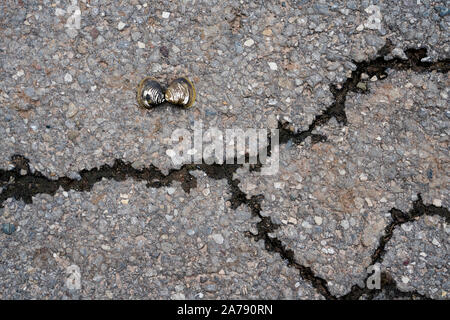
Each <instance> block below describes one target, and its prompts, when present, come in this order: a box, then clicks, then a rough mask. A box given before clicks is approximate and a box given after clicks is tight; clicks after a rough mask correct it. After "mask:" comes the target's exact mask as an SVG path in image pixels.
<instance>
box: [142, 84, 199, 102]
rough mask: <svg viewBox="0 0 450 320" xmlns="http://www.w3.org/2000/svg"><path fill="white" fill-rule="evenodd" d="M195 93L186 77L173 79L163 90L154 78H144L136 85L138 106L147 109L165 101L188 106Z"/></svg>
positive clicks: (193, 100) (192, 100)
mask: <svg viewBox="0 0 450 320" xmlns="http://www.w3.org/2000/svg"><path fill="white" fill-rule="evenodd" d="M195 95H196V94H195V87H194V85H193V84H192V82H191V81H189V79H187V78H184V77H182V78H177V79H175V80H173V81H172V82H171V83H170V84H169V86H168V87H167V89H165V90H164V88H163V87H162V86H161V85H160V84H159V82H157V81H156V80H154V79H152V78H145V79H143V80H142V81H141V82H140V83H139V85H138V90H137V101H138V104H139V106H140V107H143V108H147V109H150V108H153V107H155V106H157V105H159V104H161V103H163V102H166V101H167V102H169V103H171V104H174V105H179V106H182V107H183V108H189V107H191V106H192V105H193V104H194V102H195Z"/></svg>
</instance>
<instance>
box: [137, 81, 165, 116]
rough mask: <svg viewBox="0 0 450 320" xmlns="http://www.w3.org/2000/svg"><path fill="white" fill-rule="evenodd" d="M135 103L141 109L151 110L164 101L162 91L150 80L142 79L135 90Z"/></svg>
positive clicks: (159, 86)
mask: <svg viewBox="0 0 450 320" xmlns="http://www.w3.org/2000/svg"><path fill="white" fill-rule="evenodd" d="M137 101H138V104H139V106H140V107H142V108H147V109H149V108H152V107H155V106H156V105H158V104H161V103H163V102H164V101H165V99H164V89H163V87H161V85H160V84H159V83H158V82H157V81H156V80H154V79H152V78H145V79H143V80H142V81H141V82H140V83H139V85H138V90H137Z"/></svg>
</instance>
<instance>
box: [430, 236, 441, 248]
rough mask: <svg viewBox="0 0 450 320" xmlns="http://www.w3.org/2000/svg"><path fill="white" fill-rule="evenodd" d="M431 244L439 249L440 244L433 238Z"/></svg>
mask: <svg viewBox="0 0 450 320" xmlns="http://www.w3.org/2000/svg"><path fill="white" fill-rule="evenodd" d="M431 243H432V244H434V245H435V246H436V247H440V246H441V244H440V243H439V241H437V239H436V238H433V240H432V241H431Z"/></svg>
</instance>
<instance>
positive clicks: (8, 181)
mask: <svg viewBox="0 0 450 320" xmlns="http://www.w3.org/2000/svg"><path fill="white" fill-rule="evenodd" d="M391 50H392V43H391V42H390V41H389V40H387V43H386V45H385V46H384V47H383V48H382V49H381V50H380V51H379V53H378V55H379V57H378V58H376V59H373V60H370V61H363V62H355V61H354V64H355V65H356V66H357V68H356V70H355V71H353V72H352V76H351V77H350V78H348V79H347V80H346V82H345V83H344V84H342V85H341V86H339V87H338V86H334V85H333V86H331V87H330V90H331V92H332V94H333V96H334V102H333V103H332V104H331V105H330V106H329V107H328V108H327V109H326V110H324V111H323V112H322V113H321V114H319V115H317V116H316V117H315V119H314V120H313V122H312V123H311V124H310V125H309V128H308V130H305V131H301V132H294V131H293V130H292V129H291V128H290V125H289V124H288V123H282V122H279V123H278V128H279V129H280V135H279V138H280V143H281V144H285V143H287V142H288V141H290V140H291V141H292V142H294V143H295V144H300V143H302V142H303V141H305V140H306V138H308V137H311V141H312V143H317V142H323V141H325V140H326V137H325V136H323V135H320V134H315V133H313V131H314V130H315V129H317V128H318V127H320V126H322V125H324V124H326V123H327V122H328V121H330V119H332V118H335V119H336V120H337V121H338V122H339V123H341V124H343V125H346V124H347V116H346V113H345V101H346V98H347V94H348V93H349V92H362V93H364V92H365V91H363V90H361V89H360V86H358V84H359V83H360V82H361V81H362V74H363V73H365V74H367V75H368V76H369V77H370V78H371V77H373V76H377V78H378V79H384V78H386V77H387V73H386V70H387V69H395V70H412V71H414V72H421V73H422V72H431V71H436V72H443V73H446V72H448V71H449V68H450V60H449V59H445V60H441V61H437V62H422V61H421V60H422V59H423V58H425V57H426V54H427V50H426V49H423V48H421V49H408V50H406V52H405V53H406V56H407V57H408V59H407V60H401V59H399V58H395V59H391V60H385V59H384V57H385V56H386V55H387V54H389V53H390V52H391ZM268 149H270V148H268ZM12 162H13V163H14V165H15V167H14V168H13V169H11V170H0V188H1V193H0V208H2V207H3V206H4V202H5V201H6V200H7V199H9V198H15V199H17V200H23V201H24V202H25V203H31V202H32V197H33V196H35V195H37V194H40V193H45V194H50V195H54V194H55V193H56V191H57V190H58V189H59V188H60V187H61V188H63V189H64V190H66V191H67V190H75V191H90V190H91V189H92V187H93V186H94V184H95V183H97V182H99V181H101V180H102V179H103V178H105V179H113V180H116V181H124V180H125V179H127V178H132V179H134V180H136V181H146V182H147V187H153V188H160V187H164V186H168V185H170V184H171V183H172V182H173V181H179V182H181V186H182V188H183V190H184V191H185V192H189V191H190V190H191V188H195V187H196V186H197V180H196V178H195V177H194V176H193V175H191V174H190V171H193V170H201V171H203V172H204V173H205V174H206V175H207V176H208V177H210V178H212V179H216V180H220V179H226V180H227V182H228V185H229V188H230V191H231V194H232V196H231V199H230V202H231V204H232V206H231V207H232V209H237V208H238V207H239V206H240V205H246V206H248V208H249V209H250V210H251V212H252V215H253V216H255V217H258V218H259V219H260V222H258V223H257V230H258V233H257V234H256V235H254V234H251V233H250V232H247V233H246V235H247V236H248V237H251V238H253V239H255V240H256V241H258V240H262V241H264V245H265V248H266V250H267V251H270V252H277V253H279V255H280V256H281V258H282V259H284V260H286V261H287V262H288V265H289V266H290V267H293V268H295V269H297V270H298V272H299V274H300V275H301V277H302V278H303V279H305V280H307V281H309V282H310V283H311V285H312V286H313V287H314V288H316V289H317V290H318V292H319V293H321V294H322V295H323V296H324V297H325V298H326V299H332V300H336V299H359V298H361V297H363V296H364V297H366V298H368V299H373V298H374V297H375V295H376V294H377V292H378V291H377V290H369V289H367V288H360V287H359V286H357V285H355V286H353V287H352V289H351V291H350V292H349V293H348V294H346V295H344V296H342V297H337V296H335V295H332V294H331V293H330V291H329V288H328V283H327V281H326V280H325V279H323V278H321V277H319V276H317V275H315V274H314V272H313V271H312V269H311V268H310V267H307V266H303V265H301V264H300V263H298V262H297V261H296V260H295V254H294V251H293V250H291V249H288V248H286V246H285V245H284V244H283V243H282V241H281V240H279V239H277V238H275V237H272V236H271V234H272V233H273V232H274V231H275V230H276V229H277V228H278V227H279V225H277V224H275V223H273V222H272V220H271V219H270V217H265V216H263V215H261V201H262V199H263V196H262V195H258V196H252V197H248V196H247V194H246V193H244V192H243V191H242V190H241V189H240V188H239V183H240V180H238V179H233V175H234V173H235V172H236V170H237V169H238V168H240V167H242V165H241V164H221V165H219V164H206V163H202V164H185V165H183V166H182V167H181V168H180V169H172V170H170V171H169V173H168V174H167V175H165V174H163V173H162V172H161V171H160V170H159V169H158V168H157V167H155V166H153V165H150V166H149V167H146V168H143V169H135V168H133V166H132V165H131V163H128V162H124V161H122V160H115V162H114V164H113V165H112V166H111V165H108V164H105V165H102V166H101V167H99V168H93V169H89V170H87V169H84V170H82V171H80V172H79V175H80V177H81V179H79V180H76V179H71V178H68V177H61V178H58V179H56V180H52V179H49V178H47V177H45V176H44V175H43V174H42V173H40V172H33V173H32V172H31V171H30V167H29V161H28V160H27V159H26V158H25V157H23V156H20V155H14V156H13V157H12ZM235 163H237V162H236V161H235ZM258 167H260V164H258V165H256V166H255V167H253V169H255V168H256V169H258ZM390 212H391V216H392V222H391V223H390V224H389V225H388V226H387V227H386V229H385V235H384V236H383V237H381V239H380V243H379V246H378V247H377V249H376V250H375V252H374V253H373V254H372V264H374V263H377V262H381V261H382V257H383V254H384V252H385V247H386V244H387V243H388V241H389V240H390V239H391V237H392V235H393V232H394V229H395V228H396V227H397V226H398V225H401V224H403V223H405V222H408V221H414V220H415V219H416V218H418V217H420V216H422V215H440V216H442V217H445V219H446V221H447V222H448V221H449V211H448V209H445V208H437V207H435V206H433V205H424V204H423V202H422V198H421V196H420V195H419V198H418V200H417V201H415V202H414V203H413V209H412V210H411V211H409V212H408V213H403V212H401V211H400V210H397V209H395V208H393V209H391V211H390ZM382 288H383V290H384V292H385V295H386V296H387V297H389V298H409V299H418V298H420V299H424V298H426V297H425V296H423V295H421V294H419V293H417V292H415V291H414V292H402V291H400V290H399V289H398V288H397V285H396V282H395V281H394V280H393V279H392V277H390V276H389V275H388V274H386V273H383V275H382Z"/></svg>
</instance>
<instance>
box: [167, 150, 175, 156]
mask: <svg viewBox="0 0 450 320" xmlns="http://www.w3.org/2000/svg"><path fill="white" fill-rule="evenodd" d="M166 154H167V155H168V156H169V157H171V158H172V157H174V156H175V154H176V153H175V151H173V150H172V149H169V150H167V151H166Z"/></svg>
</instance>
